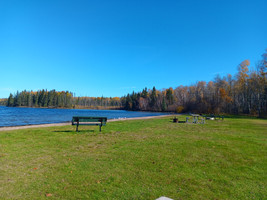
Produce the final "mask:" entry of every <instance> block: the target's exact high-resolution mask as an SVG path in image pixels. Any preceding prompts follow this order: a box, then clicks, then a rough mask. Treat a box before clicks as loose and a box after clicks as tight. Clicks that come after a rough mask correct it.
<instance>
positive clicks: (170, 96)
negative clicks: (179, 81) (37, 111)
mask: <svg viewBox="0 0 267 200" xmlns="http://www.w3.org/2000/svg"><path fill="white" fill-rule="evenodd" d="M249 65H250V62H249V60H245V61H243V62H241V63H240V64H239V66H238V72H237V74H236V75H234V76H232V75H231V74H228V75H227V76H224V77H220V76H219V75H217V76H216V77H215V78H214V81H210V82H208V83H206V82H204V81H199V82H197V83H196V84H194V85H190V86H178V87H177V88H175V89H173V88H168V89H162V90H157V89H156V88H155V87H153V89H152V90H150V89H149V90H148V89H147V88H144V89H143V90H142V92H137V93H136V92H133V93H131V94H127V95H126V96H123V97H121V98H119V97H113V98H111V97H110V98H109V97H74V96H73V93H71V92H68V91H62V92H57V91H55V90H51V91H47V90H40V91H37V92H33V91H22V92H17V93H16V94H10V96H9V98H8V99H7V100H6V101H5V104H6V105H7V106H27V107H53V108H92V109H125V110H132V111H158V112H177V113H183V112H196V113H215V114H218V113H227V114H249V115H258V116H266V115H267V50H266V52H265V53H264V54H263V55H262V60H260V61H259V63H258V64H257V65H256V66H255V68H250V69H249ZM1 103H2V104H3V100H2V101H0V104H1Z"/></svg>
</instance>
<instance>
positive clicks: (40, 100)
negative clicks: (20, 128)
mask: <svg viewBox="0 0 267 200" xmlns="http://www.w3.org/2000/svg"><path fill="white" fill-rule="evenodd" d="M5 103H6V105H7V106H9V107H48V108H94V109H102V108H105V109H121V108H122V104H121V101H120V98H119V97H113V98H111V97H110V98H108V97H74V96H73V93H72V92H69V91H61V92H58V91H55V90H50V91H47V90H39V91H36V92H34V91H26V90H24V91H22V92H18V91H17V93H16V94H10V95H9V98H8V99H7V101H6V102H5Z"/></svg>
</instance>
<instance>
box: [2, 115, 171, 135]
mask: <svg viewBox="0 0 267 200" xmlns="http://www.w3.org/2000/svg"><path fill="white" fill-rule="evenodd" d="M167 116H172V115H158V116H147V117H132V118H118V119H108V121H107V122H116V121H128V120H140V119H153V118H161V117H167ZM68 125H71V122H62V123H51V124H32V125H23V126H4V127H0V132H1V131H11V130H20V129H28V128H45V127H54V126H68Z"/></svg>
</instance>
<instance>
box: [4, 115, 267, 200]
mask: <svg viewBox="0 0 267 200" xmlns="http://www.w3.org/2000/svg"><path fill="white" fill-rule="evenodd" d="M266 130H267V121H266V120H258V119H235V118H232V119H225V120H224V121H208V122H207V123H206V124H204V125H196V124H176V123H171V120H170V117H165V118H161V119H149V120H133V121H117V122H111V123H108V124H107V126H106V127H104V128H103V130H102V132H101V133H99V131H98V128H97V127H93V128H92V127H83V128H82V129H81V131H80V132H79V133H76V132H75V128H74V127H71V126H63V127H50V128H38V129H24V130H16V131H6V132H0V199H156V198H158V197H160V196H168V197H170V198H173V199H265V198H266V197H267V196H266V195H267V192H266V186H267V183H266V180H267V175H266V171H267V167H266V166H267V159H266V155H267V142H266V139H267V137H266V136H267V135H266V134H267V132H266Z"/></svg>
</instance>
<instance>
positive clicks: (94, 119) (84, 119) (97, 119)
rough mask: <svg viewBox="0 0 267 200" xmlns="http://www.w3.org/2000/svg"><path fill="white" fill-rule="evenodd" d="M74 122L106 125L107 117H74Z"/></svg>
mask: <svg viewBox="0 0 267 200" xmlns="http://www.w3.org/2000/svg"><path fill="white" fill-rule="evenodd" d="M72 122H79V123H80V122H102V124H106V122H107V117H86V116H73V117H72Z"/></svg>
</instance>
